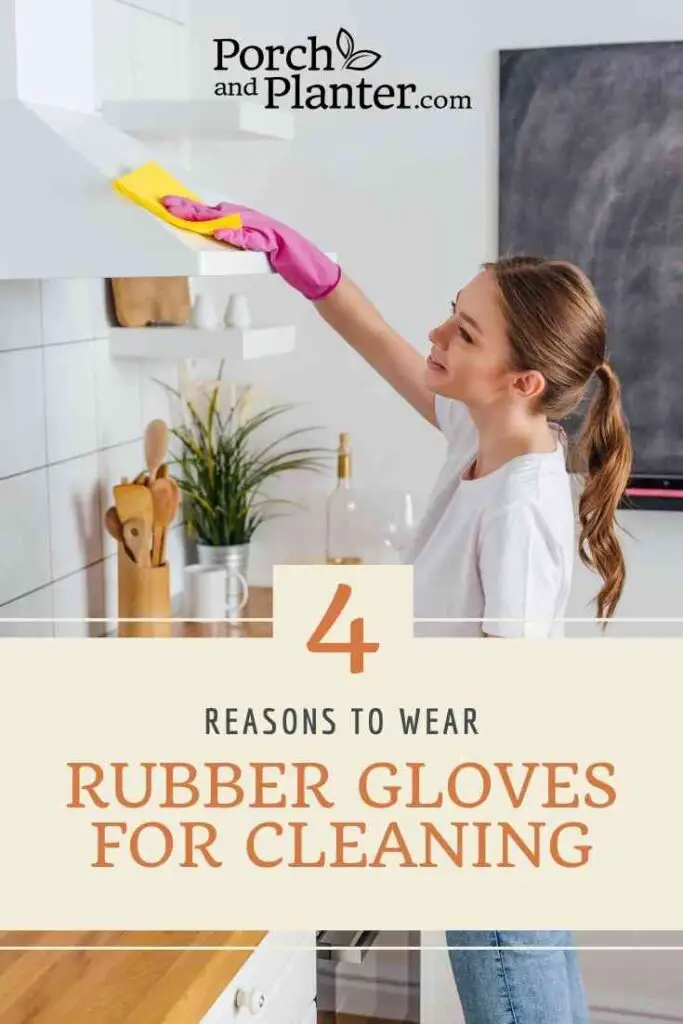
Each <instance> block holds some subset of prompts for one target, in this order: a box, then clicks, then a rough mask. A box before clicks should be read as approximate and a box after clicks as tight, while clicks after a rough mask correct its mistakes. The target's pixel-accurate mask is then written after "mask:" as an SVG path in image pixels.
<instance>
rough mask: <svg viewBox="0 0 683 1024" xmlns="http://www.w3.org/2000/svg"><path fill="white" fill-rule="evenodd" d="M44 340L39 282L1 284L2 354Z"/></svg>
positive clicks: (0, 348)
mask: <svg viewBox="0 0 683 1024" xmlns="http://www.w3.org/2000/svg"><path fill="white" fill-rule="evenodd" d="M41 341H42V331H41V317H40V282H39V281H0V352H2V351H5V350H7V349H11V348H32V347H33V346H35V345H40V344H41Z"/></svg>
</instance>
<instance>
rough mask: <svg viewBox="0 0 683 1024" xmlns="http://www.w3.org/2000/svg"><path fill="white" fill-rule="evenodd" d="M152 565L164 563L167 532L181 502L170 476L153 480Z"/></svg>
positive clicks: (175, 484)
mask: <svg viewBox="0 0 683 1024" xmlns="http://www.w3.org/2000/svg"><path fill="white" fill-rule="evenodd" d="M150 489H151V491H152V507H153V509H154V521H153V527H152V565H163V564H164V558H165V554H166V532H167V530H168V527H169V526H170V524H171V523H172V522H173V520H174V519H175V515H176V512H177V511H178V505H179V503H180V491H179V489H178V485H177V483H176V482H175V480H171V479H169V478H168V477H165V478H161V479H160V478H157V479H156V480H153V481H152V484H151V488H150Z"/></svg>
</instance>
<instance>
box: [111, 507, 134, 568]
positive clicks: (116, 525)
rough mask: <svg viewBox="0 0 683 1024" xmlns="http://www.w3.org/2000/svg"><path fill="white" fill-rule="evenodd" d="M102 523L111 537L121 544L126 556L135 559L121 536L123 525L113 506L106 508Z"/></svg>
mask: <svg viewBox="0 0 683 1024" xmlns="http://www.w3.org/2000/svg"><path fill="white" fill-rule="evenodd" d="M104 525H105V526H106V528H107V533H108V534H109V536H110V537H113V538H114V540H115V541H118V543H119V544H121V545H122V546H123V549H124V551H125V552H126V554H127V556H128V557H129V558H130V559H132V560H133V561H135V559H133V555H132V553H131V552H130V550H129V549H128V545H127V544H126V541H125V538H124V536H123V526H122V525H121V520H120V519H119V514H118V512H117V511H116V509H115V508H108V509H107V511H106V512H105V513H104Z"/></svg>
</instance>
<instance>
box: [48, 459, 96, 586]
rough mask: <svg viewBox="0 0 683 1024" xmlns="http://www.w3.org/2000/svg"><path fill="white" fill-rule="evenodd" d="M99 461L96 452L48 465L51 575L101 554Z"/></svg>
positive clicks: (73, 568)
mask: <svg viewBox="0 0 683 1024" xmlns="http://www.w3.org/2000/svg"><path fill="white" fill-rule="evenodd" d="M99 470H100V463H99V458H98V456H97V454H94V455H86V456H85V457H84V458H82V459H70V460H69V461H68V462H60V463H58V464H57V465H55V466H50V469H49V481H50V546H51V549H52V578H53V579H60V577H62V576H67V575H69V574H70V573H73V572H77V571H78V570H79V569H84V568H85V567H86V566H87V565H92V563H93V562H98V561H100V559H101V558H102V557H103V550H102V506H101V501H100V493H101V490H100V475H99Z"/></svg>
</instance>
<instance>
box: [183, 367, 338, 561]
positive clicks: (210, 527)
mask: <svg viewBox="0 0 683 1024" xmlns="http://www.w3.org/2000/svg"><path fill="white" fill-rule="evenodd" d="M218 393H219V388H218V386H216V387H214V389H213V391H212V393H211V396H210V399H209V403H208V408H207V412H206V416H205V418H202V417H201V416H200V415H199V413H198V412H197V409H196V408H195V406H194V404H193V403H192V402H191V401H189V400H187V399H186V400H185V406H186V408H187V412H188V414H189V415H188V423H187V424H186V425H185V426H181V427H177V428H174V429H173V430H172V431H171V433H172V434H173V436H174V437H175V438H176V439H177V440H178V441H179V442H180V454H179V456H178V458H177V459H176V465H177V466H178V467H179V473H178V474H177V476H178V485H179V487H180V488H181V490H182V492H183V495H184V502H183V507H184V515H185V523H186V526H187V529H188V532H189V533H190V535H191V536H192V537H194V538H195V539H196V540H198V541H199V542H200V543H202V544H209V545H212V546H227V545H229V544H247V543H248V542H249V541H250V540H251V538H252V537H253V535H254V533H255V531H256V530H257V529H258V528H259V527H260V526H261V525H262V524H263V523H264V522H266V521H267V520H268V519H272V518H275V517H277V516H279V515H283V514H285V513H284V512H283V511H278V508H279V507H281V506H294V505H295V503H294V502H289V501H287V499H283V498H279V499H270V498H267V497H265V496H264V495H263V494H262V488H263V487H264V486H265V484H266V483H268V482H269V481H270V480H272V479H273V478H275V477H277V476H280V475H281V474H283V473H291V472H311V473H319V472H322V471H323V470H325V469H327V467H328V465H329V459H330V455H331V451H330V449H328V448H322V447H318V446H298V447H281V446H283V445H285V442H289V441H291V440H292V438H294V437H300V436H301V435H303V434H307V433H309V432H310V431H311V430H313V429H315V428H298V429H295V430H289V431H286V432H285V433H284V434H282V435H281V436H280V437H279V438H278V439H276V440H274V441H273V440H269V441H268V442H267V443H266V444H262V445H260V446H259V445H258V443H257V440H256V432H257V431H258V430H259V429H260V428H261V427H263V426H265V424H267V423H270V422H271V421H272V420H274V419H276V418H277V417H279V416H283V415H285V414H286V413H288V412H291V411H292V410H293V409H294V408H296V407H295V406H293V405H288V404H285V405H274V406H269V407H268V408H266V409H262V410H261V411H260V412H257V413H255V414H254V415H252V416H250V417H248V418H246V419H244V420H242V422H239V423H238V422H237V420H238V416H237V415H236V413H241V412H242V411H243V409H239V410H237V409H236V407H235V406H233V407H231V408H230V410H229V411H228V413H227V415H226V416H225V417H222V416H221V415H220V413H219V408H218V406H219V402H218ZM238 404H239V403H238Z"/></svg>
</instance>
